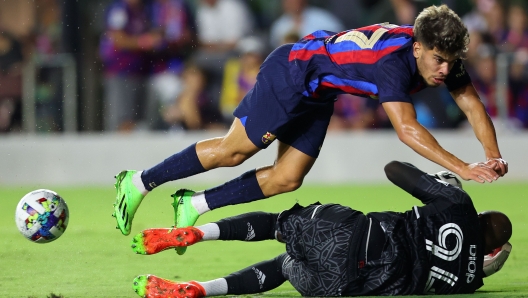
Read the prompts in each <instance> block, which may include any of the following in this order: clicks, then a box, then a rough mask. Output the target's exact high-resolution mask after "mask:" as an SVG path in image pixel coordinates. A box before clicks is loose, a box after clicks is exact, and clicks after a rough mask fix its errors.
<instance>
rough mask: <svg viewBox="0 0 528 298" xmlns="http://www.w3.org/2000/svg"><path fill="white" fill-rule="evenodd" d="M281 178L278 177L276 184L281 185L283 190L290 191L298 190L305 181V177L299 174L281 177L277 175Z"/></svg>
mask: <svg viewBox="0 0 528 298" xmlns="http://www.w3.org/2000/svg"><path fill="white" fill-rule="evenodd" d="M276 178H279V179H276V184H277V185H279V188H280V189H281V191H282V192H290V191H294V190H297V189H298V188H299V187H301V185H302V183H303V178H304V177H300V176H297V175H287V174H286V175H279V177H276Z"/></svg>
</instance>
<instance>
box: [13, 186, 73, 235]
mask: <svg viewBox="0 0 528 298" xmlns="http://www.w3.org/2000/svg"><path fill="white" fill-rule="evenodd" d="M68 217H69V213H68V206H67V205H66V202H65V201H64V200H63V199H62V198H61V197H60V196H59V195H58V194H57V193H56V192H54V191H51V190H48V189H38V190H34V191H32V192H30V193H28V194H27V195H25V196H24V197H23V198H22V199H21V200H20V202H19V203H18V205H17V208H16V212H15V221H16V224H17V227H18V230H19V231H20V233H22V235H24V237H26V238H27V239H28V240H31V241H34V242H37V243H47V242H51V241H54V240H56V239H57V238H59V237H60V236H61V235H62V233H64V231H66V227H67V226H68Z"/></svg>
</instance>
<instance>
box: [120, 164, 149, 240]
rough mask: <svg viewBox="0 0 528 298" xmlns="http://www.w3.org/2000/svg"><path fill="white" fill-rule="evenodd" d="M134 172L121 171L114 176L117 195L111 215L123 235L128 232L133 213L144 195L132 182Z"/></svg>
mask: <svg viewBox="0 0 528 298" xmlns="http://www.w3.org/2000/svg"><path fill="white" fill-rule="evenodd" d="M136 172H137V171H122V172H121V173H119V174H117V176H116V177H115V178H116V183H115V188H116V191H117V195H116V201H115V203H114V213H113V214H112V216H114V217H115V218H116V219H117V228H118V229H119V230H121V233H123V235H128V234H130V229H131V228H132V220H133V219H134V214H136V210H137V208H138V207H139V204H141V201H142V200H143V198H144V197H145V196H144V195H142V194H141V192H140V191H139V190H138V189H137V188H136V187H135V186H134V184H133V183H132V176H133V175H134V174H135V173H136Z"/></svg>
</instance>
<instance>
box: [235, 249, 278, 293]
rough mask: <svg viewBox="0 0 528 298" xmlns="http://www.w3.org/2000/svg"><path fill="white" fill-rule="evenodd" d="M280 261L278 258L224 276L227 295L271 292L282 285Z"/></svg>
mask: <svg viewBox="0 0 528 298" xmlns="http://www.w3.org/2000/svg"><path fill="white" fill-rule="evenodd" d="M281 260H282V259H281V258H280V256H279V257H276V258H274V259H271V260H268V261H264V262H260V263H258V264H255V265H253V266H249V267H247V268H245V269H242V270H240V271H237V272H235V273H231V274H230V275H228V276H226V277H225V280H226V281H227V288H228V290H227V294H228V295H242V294H255V293H261V292H266V291H269V290H273V289H275V288H276V287H278V286H280V285H282V284H283V283H284V282H285V281H286V278H284V276H283V275H282V262H281Z"/></svg>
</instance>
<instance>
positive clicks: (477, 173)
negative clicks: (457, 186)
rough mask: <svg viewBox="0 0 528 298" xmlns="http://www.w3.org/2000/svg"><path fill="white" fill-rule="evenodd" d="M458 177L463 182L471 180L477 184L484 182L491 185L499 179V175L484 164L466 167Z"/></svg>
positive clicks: (478, 163) (477, 163) (479, 163)
mask: <svg viewBox="0 0 528 298" xmlns="http://www.w3.org/2000/svg"><path fill="white" fill-rule="evenodd" d="M459 175H460V177H461V178H462V179H464V180H473V181H476V182H478V183H484V182H486V181H488V182H489V183H491V182H493V181H495V180H497V179H499V174H497V172H495V170H494V169H493V168H492V167H490V166H488V165H487V164H486V163H484V162H476V163H472V164H469V165H466V166H465V167H464V168H463V169H462V171H461V173H459Z"/></svg>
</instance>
